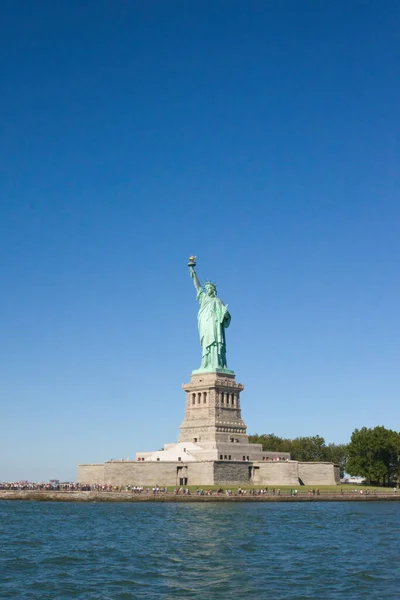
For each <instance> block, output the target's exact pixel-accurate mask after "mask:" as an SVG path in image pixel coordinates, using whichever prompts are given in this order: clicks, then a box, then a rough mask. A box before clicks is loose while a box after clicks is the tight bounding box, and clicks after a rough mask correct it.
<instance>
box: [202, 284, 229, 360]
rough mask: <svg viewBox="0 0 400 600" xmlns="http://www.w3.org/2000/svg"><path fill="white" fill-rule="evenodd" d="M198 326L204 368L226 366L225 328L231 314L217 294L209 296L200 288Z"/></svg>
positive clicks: (227, 325)
mask: <svg viewBox="0 0 400 600" xmlns="http://www.w3.org/2000/svg"><path fill="white" fill-rule="evenodd" d="M197 300H198V302H199V304H200V308H199V314H198V317H197V319H198V326H199V333H200V344H201V348H202V360H201V368H202V369H216V368H218V367H222V368H226V367H227V364H226V343H225V328H226V327H229V323H230V322H231V315H230V314H229V311H228V308H227V306H225V304H223V302H221V300H220V299H219V298H218V297H217V296H209V295H208V294H207V293H206V292H204V290H202V289H200V290H199V291H198V293H197Z"/></svg>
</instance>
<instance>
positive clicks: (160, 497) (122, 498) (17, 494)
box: [0, 490, 400, 502]
mask: <svg viewBox="0 0 400 600" xmlns="http://www.w3.org/2000/svg"><path fill="white" fill-rule="evenodd" d="M0 500H21V501H35V502H382V501H383V502H396V501H400V493H399V494H397V493H393V492H392V493H382V494H351V493H348V494H340V493H325V494H324V493H323V492H322V493H321V494H320V495H319V496H317V495H315V496H309V495H308V494H306V493H304V494H301V493H300V494H297V495H293V496H290V495H289V494H288V495H286V494H282V495H280V496H278V495H276V496H273V495H262V496H261V495H260V496H251V495H249V494H246V495H239V494H232V495H230V496H227V495H226V494H220V495H218V494H212V495H210V496H209V495H204V496H200V495H197V494H191V495H186V494H174V493H173V492H169V493H160V492H159V493H157V494H152V493H151V494H147V493H143V492H142V493H140V494H135V493H133V492H98V491H87V492H83V491H69V492H65V491H43V490H40V491H39V490H0Z"/></svg>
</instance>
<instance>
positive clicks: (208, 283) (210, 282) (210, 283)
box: [204, 281, 217, 290]
mask: <svg viewBox="0 0 400 600" xmlns="http://www.w3.org/2000/svg"><path fill="white" fill-rule="evenodd" d="M206 285H212V286H213V288H214V289H215V290H216V289H217V284H216V283H214V281H205V282H204V287H205V286H206Z"/></svg>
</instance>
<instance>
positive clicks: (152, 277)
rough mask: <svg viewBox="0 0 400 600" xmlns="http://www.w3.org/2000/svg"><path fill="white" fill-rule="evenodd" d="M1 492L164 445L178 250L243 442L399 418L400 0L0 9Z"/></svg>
mask: <svg viewBox="0 0 400 600" xmlns="http://www.w3.org/2000/svg"><path fill="white" fill-rule="evenodd" d="M0 34H1V35H0V66H1V68H0V84H1V94H0V109H1V110H0V119H1V121H0V122H1V129H0V134H1V137H0V139H1V161H0V252H1V261H0V281H1V288H2V293H1V296H0V339H1V346H0V353H1V355H0V427H1V436H0V480H2V479H4V480H7V479H22V478H26V479H48V478H60V479H75V478H76V465H77V464H78V463H79V462H100V461H103V460H107V459H109V458H112V457H113V458H121V457H124V458H128V457H130V458H133V457H134V455H135V452H136V451H139V450H152V449H158V448H160V447H162V445H163V444H164V443H166V442H171V441H175V440H176V439H177V436H178V433H179V425H180V423H181V421H182V420H183V416H184V401H185V399H184V393H183V392H182V390H181V384H182V383H183V382H187V381H189V379H190V373H191V370H192V369H196V368H198V367H199V365H200V346H199V340H198V333H197V320H196V315H197V305H196V296H195V291H194V288H193V284H192V282H191V279H190V277H189V274H188V268H187V258H188V256H189V255H190V254H192V253H193V254H196V255H197V257H198V272H199V275H200V277H202V278H211V279H213V280H215V281H216V282H217V284H218V293H219V295H220V297H221V298H222V299H223V300H224V301H225V302H227V303H228V304H229V308H230V311H231V314H232V322H231V325H230V328H229V329H228V331H227V357H228V366H229V367H230V368H232V369H234V370H235V372H236V375H237V379H238V381H240V382H242V383H243V384H244V386H245V390H244V392H243V395H242V407H243V417H244V420H245V422H246V423H247V425H248V431H249V432H250V433H255V432H257V433H271V432H273V433H275V434H277V435H280V436H287V437H296V436H305V435H315V434H319V435H322V436H324V437H325V439H326V441H327V442H345V441H348V439H349V437H350V435H351V432H352V431H353V429H354V428H356V427H362V426H364V425H365V426H375V425H378V424H382V425H385V426H386V427H390V428H393V429H397V430H399V429H400V383H399V359H400V352H399V326H400V319H399V312H400V302H399V292H400V284H399V263H400V200H399V198H400V194H399V190H400V185H399V183H400V177H399V156H400V148H399V146H400V144H399V139H400V138H399V133H400V132H399V106H400V83H399V81H400V80H399V64H400V63H399V59H400V51H399V48H400V44H399V39H400V38H399V35H400V3H399V2H397V1H393V2H392V1H390V0H387V1H385V2H378V1H374V2H371V1H368V0H364V1H356V0H350V1H348V0H346V1H339V2H336V1H335V2H334V1H325V2H314V1H307V0H304V1H302V2H298V1H297V0H296V1H294V0H287V1H285V2H283V1H282V0H269V1H268V2H265V1H264V0H259V1H257V0H247V1H245V2H244V1H236V0H226V1H222V0H219V1H218V0H212V1H211V0H210V1H207V0H199V1H198V2H188V1H187V0H182V1H177V0H169V1H165V0H153V1H151V2H149V1H148V0H137V1H133V0H132V1H129V0H114V1H113V2H111V1H99V0H97V1H96V2H95V1H94V0H86V1H82V0H70V1H69V2H61V1H54V0H42V1H41V2H36V1H34V0H25V1H19V0H14V1H11V0H6V1H5V2H3V3H2V15H1V19H0Z"/></svg>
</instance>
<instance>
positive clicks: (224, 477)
mask: <svg viewBox="0 0 400 600" xmlns="http://www.w3.org/2000/svg"><path fill="white" fill-rule="evenodd" d="M251 469H252V463H251V462H235V461H232V462H230V461H225V460H224V461H215V462H214V484H215V485H218V484H221V485H246V484H249V483H250V476H251Z"/></svg>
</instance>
